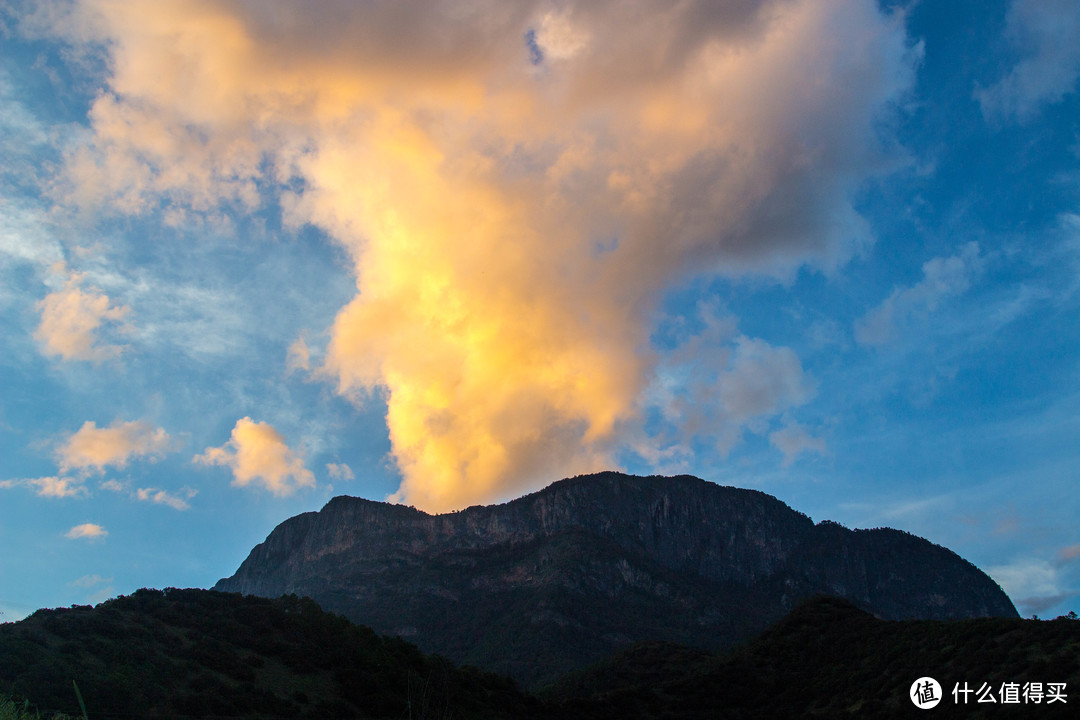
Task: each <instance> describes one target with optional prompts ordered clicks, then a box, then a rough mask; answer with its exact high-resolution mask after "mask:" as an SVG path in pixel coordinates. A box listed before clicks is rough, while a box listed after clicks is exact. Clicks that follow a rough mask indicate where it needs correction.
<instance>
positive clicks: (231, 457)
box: [193, 417, 315, 495]
mask: <svg viewBox="0 0 1080 720" xmlns="http://www.w3.org/2000/svg"><path fill="white" fill-rule="evenodd" d="M193 461H194V462H195V463H198V464H202V465H224V466H225V467H228V468H229V469H230V470H232V474H233V485H238V486H241V487H245V486H249V485H251V486H261V487H263V488H264V489H266V490H269V491H270V492H271V493H273V494H274V495H291V494H292V493H294V492H296V490H297V489H299V488H302V487H314V486H315V476H314V474H312V472H311V471H310V470H308V469H307V468H305V467H304V461H303V459H302V458H301V457H300V456H299V455H297V454H296V453H295V452H293V450H292V449H290V448H289V446H288V445H287V444H286V443H285V438H284V437H282V435H281V433H279V432H278V431H277V430H275V429H274V427H273V426H272V425H270V424H269V423H265V422H254V421H252V419H251V418H248V417H244V418H241V419H239V420H237V421H236V426H235V427H233V430H232V437H231V438H230V440H229V441H228V442H227V443H225V444H224V445H222V446H221V447H210V448H207V449H206V452H204V453H203V454H201V455H196V456H195V457H194V458H193Z"/></svg>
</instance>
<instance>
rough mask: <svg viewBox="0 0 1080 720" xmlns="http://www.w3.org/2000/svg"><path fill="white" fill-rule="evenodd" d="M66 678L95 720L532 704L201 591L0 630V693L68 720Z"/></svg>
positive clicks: (486, 714)
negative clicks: (27, 701)
mask: <svg viewBox="0 0 1080 720" xmlns="http://www.w3.org/2000/svg"><path fill="white" fill-rule="evenodd" d="M73 680H74V681H75V682H77V683H78V687H79V689H80V691H81V693H82V695H83V697H84V699H85V702H86V708H87V713H88V715H89V717H91V718H94V719H95V720H109V719H112V718H115V720H134V719H137V718H155V717H156V718H187V717H191V718H202V717H206V718H221V717H229V718H252V719H254V718H274V717H284V718H318V719H319V720H327V719H328V718H405V717H412V718H450V717H457V718H461V717H469V718H473V717H475V718H507V719H512V720H517V719H518V718H525V719H527V718H531V717H534V716H536V713H537V712H538V710H539V704H538V703H537V702H536V701H535V700H534V699H532V698H530V697H529V696H527V695H526V694H525V693H523V692H521V691H520V690H519V689H518V688H517V686H516V685H515V684H514V683H513V682H512V681H511V680H509V679H507V678H502V677H497V676H495V675H489V674H487V673H482V672H480V671H478V670H475V669H469V668H461V669H459V668H455V667H453V666H452V665H451V664H450V663H448V662H447V661H446V660H443V659H440V658H437V657H425V656H424V655H423V654H421V652H420V651H419V650H418V649H417V648H416V647H415V646H414V645H411V644H409V643H407V642H405V641H403V640H401V639H399V638H385V637H379V636H378V635H376V634H375V633H374V632H372V631H371V630H370V629H368V628H364V627H357V626H355V625H353V624H352V623H350V622H349V621H348V620H346V619H345V618H343V617H340V616H336V615H332V614H329V613H326V612H323V610H322V609H320V608H319V606H318V605H316V604H315V603H314V602H312V601H311V600H310V599H306V598H305V599H301V598H297V597H295V596H292V597H283V598H279V599H277V600H268V599H264V598H256V597H242V596H240V595H238V594H225V593H218V592H213V591H210V590H177V589H175V588H170V589H168V590H164V591H161V590H139V591H137V592H135V593H134V594H132V595H130V596H127V597H120V598H116V599H114V600H109V601H108V602H105V603H102V604H101V605H98V606H97V607H95V608H91V607H89V606H80V607H73V608H70V609H58V610H39V611H37V612H36V613H34V614H33V615H31V616H30V617H28V618H26V619H24V620H21V621H19V622H17V623H7V624H3V625H0V698H2V696H3V695H9V696H15V697H17V698H26V699H28V700H30V701H32V702H33V703H35V704H36V705H37V707H38V708H40V709H41V710H42V711H60V712H64V713H67V714H69V715H72V716H78V717H81V713H80V709H79V705H78V701H77V699H76V696H75V692H74V687H73V685H72V681H73ZM44 716H46V717H49V716H51V715H49V714H48V713H44Z"/></svg>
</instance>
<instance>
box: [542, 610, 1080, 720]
mask: <svg viewBox="0 0 1080 720" xmlns="http://www.w3.org/2000/svg"><path fill="white" fill-rule="evenodd" d="M1074 617H1075V616H1074ZM922 677H932V678H934V679H935V680H936V681H937V682H938V683H939V684H940V686H941V695H940V696H939V697H940V698H941V700H940V704H939V705H938V706H937V707H935V708H934V709H933V713H932V716H933V717H944V718H982V717H987V718H1040V719H1046V718H1073V717H1075V716H1076V704H1077V702H1078V701H1080V697H1075V694H1076V693H1077V688H1080V622H1078V621H1077V620H1075V619H1067V618H1058V619H1057V620H1052V621H1038V620H1021V619H1018V618H1017V619H1010V618H981V619H971V620H955V621H940V620H929V621H916V620H908V621H903V622H888V621H885V620H880V619H878V618H875V617H873V616H872V615H869V614H868V613H865V612H863V611H861V610H859V609H858V608H856V607H855V606H854V605H852V604H850V603H849V602H847V601H846V600H842V599H839V598H826V597H819V598H815V599H812V600H809V601H807V602H806V603H804V604H803V605H801V606H800V607H798V608H796V609H795V610H793V611H792V612H791V613H790V614H789V615H787V616H786V617H785V618H784V619H782V620H781V621H780V622H778V623H776V624H775V625H773V626H772V627H770V628H769V629H768V630H767V631H766V632H764V633H763V634H761V635H760V636H758V637H757V638H755V639H754V640H753V641H752V642H750V643H748V644H746V645H744V646H742V647H740V648H738V649H737V650H736V651H734V652H732V653H729V654H726V655H719V654H711V655H710V654H702V653H700V652H694V651H691V650H688V649H687V648H682V647H678V646H672V645H665V644H658V643H651V644H646V645H638V646H634V647H632V648H629V649H627V650H624V651H622V652H621V653H620V654H619V655H617V656H615V657H613V658H610V659H609V660H607V661H604V662H603V663H600V664H598V665H596V666H594V667H591V668H588V669H586V670H582V671H578V672H576V673H573V674H571V675H569V676H567V677H564V678H562V679H560V680H559V681H558V682H557V683H555V685H553V686H552V687H551V688H549V690H548V691H547V692H545V693H544V694H543V696H542V697H543V699H544V700H545V701H546V704H547V707H548V712H549V713H550V714H551V716H552V717H558V718H560V719H561V720H589V719H592V718H620V720H653V719H658V718H680V719H681V720H698V719H700V720H713V719H714V718H731V719H733V720H738V719H740V718H799V717H822V718H838V717H850V718H860V719H861V718H902V717H922V715H921V713H922V712H923V711H922V710H921V709H919V708H917V707H916V706H915V705H914V703H913V702H912V699H911V698H910V697H909V693H911V686H912V684H913V683H914V682H915V681H916V680H917V679H919V678H922ZM1051 684H1053V685H1055V686H1058V687H1057V688H1052V687H1051ZM1010 686H1011V687H1010ZM1036 686H1037V689H1036ZM954 689H955V690H956V693H955V694H954ZM965 690H970V691H971V692H968V693H965V692H964V691H965ZM1070 693H1071V695H1070ZM1052 696H1060V697H1059V698H1058V699H1053V697H1052ZM991 698H992V700H991ZM980 699H981V700H982V701H981V702H980ZM1005 701H1008V702H1005Z"/></svg>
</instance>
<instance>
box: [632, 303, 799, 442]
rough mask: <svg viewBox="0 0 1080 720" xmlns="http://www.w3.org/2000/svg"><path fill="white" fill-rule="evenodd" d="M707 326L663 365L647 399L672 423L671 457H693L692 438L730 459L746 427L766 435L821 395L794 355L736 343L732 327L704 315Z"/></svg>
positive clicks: (759, 343) (753, 341) (749, 341)
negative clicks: (773, 422)
mask: <svg viewBox="0 0 1080 720" xmlns="http://www.w3.org/2000/svg"><path fill="white" fill-rule="evenodd" d="M704 321H705V325H706V327H705V329H704V330H702V332H700V333H698V334H697V335H693V336H691V337H689V338H687V339H686V340H685V341H684V342H682V343H681V344H680V345H679V346H677V347H676V348H675V349H674V350H673V351H672V352H670V353H669V354H668V356H667V357H666V358H664V359H663V360H662V361H661V362H660V365H659V368H658V372H657V381H656V382H654V383H653V385H652V386H651V387H650V389H649V392H648V393H647V394H646V396H647V400H646V403H647V404H648V406H649V407H651V408H656V409H657V410H658V411H659V412H660V414H661V415H662V416H663V418H664V419H665V420H666V421H667V423H668V426H669V428H668V436H669V440H673V442H674V446H672V447H668V448H667V450H666V453H667V454H668V455H670V454H671V453H673V452H674V453H675V455H688V454H689V449H688V447H689V444H690V443H691V442H692V441H693V440H694V439H695V438H697V439H704V440H711V441H712V442H713V443H715V444H716V446H717V448H718V449H719V450H720V451H721V452H722V453H724V454H727V453H728V452H730V451H731V449H732V448H733V447H735V445H737V444H738V442H739V441H740V440H741V438H742V435H743V430H744V428H749V429H750V430H751V431H753V432H764V431H767V429H768V426H769V419H770V418H772V417H774V416H776V415H779V414H781V413H783V412H784V411H786V410H788V409H791V408H793V407H798V406H799V405H803V404H805V403H806V402H808V401H809V400H810V399H811V398H812V397H813V396H814V394H815V392H816V390H815V382H814V380H813V378H811V377H809V376H808V375H807V374H806V373H805V372H804V371H803V368H802V363H801V362H800V361H799V358H798V356H797V355H796V354H795V352H794V351H793V350H792V349H791V348H787V347H777V346H774V345H771V344H769V343H767V342H765V341H764V340H761V339H758V338H750V337H747V336H745V335H738V336H734V337H733V335H734V332H735V326H734V323H733V322H732V321H730V320H727V319H720V318H716V317H715V316H713V315H711V314H710V313H709V312H707V311H706V312H705V313H704ZM781 437H784V436H783V435H781ZM646 445H647V444H646ZM678 446H682V448H683V450H678V449H677V447H678ZM668 459H670V458H668Z"/></svg>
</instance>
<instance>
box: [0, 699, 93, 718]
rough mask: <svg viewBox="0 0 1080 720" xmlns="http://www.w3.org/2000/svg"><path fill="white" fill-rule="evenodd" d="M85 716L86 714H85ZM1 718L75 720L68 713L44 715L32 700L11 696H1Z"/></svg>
mask: <svg viewBox="0 0 1080 720" xmlns="http://www.w3.org/2000/svg"><path fill="white" fill-rule="evenodd" d="M83 717H84V718H85V715H84V716H83ZM0 720H73V718H71V717H70V716H68V715H63V714H61V713H54V714H52V715H42V714H41V713H39V712H38V710H37V708H35V707H34V706H32V705H31V704H30V701H29V700H27V701H24V702H21V703H19V702H15V700H13V699H11V698H10V697H4V696H0Z"/></svg>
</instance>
